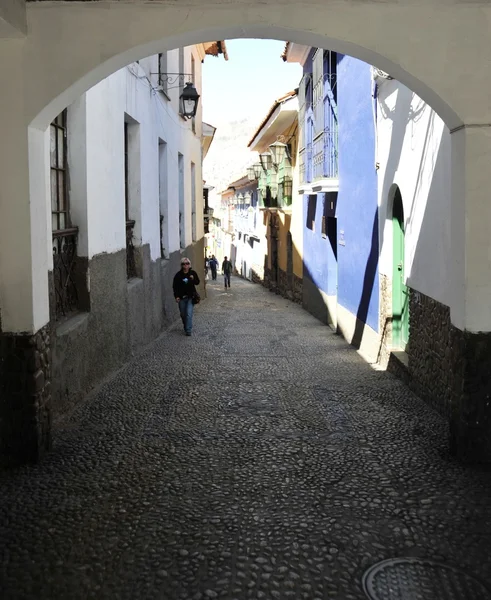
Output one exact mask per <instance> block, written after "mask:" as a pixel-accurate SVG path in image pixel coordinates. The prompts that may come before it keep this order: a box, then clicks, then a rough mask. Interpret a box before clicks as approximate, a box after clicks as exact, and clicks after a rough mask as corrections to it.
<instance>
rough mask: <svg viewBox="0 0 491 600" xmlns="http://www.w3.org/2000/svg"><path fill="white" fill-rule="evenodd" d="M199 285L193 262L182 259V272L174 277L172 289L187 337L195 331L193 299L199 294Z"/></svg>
mask: <svg viewBox="0 0 491 600" xmlns="http://www.w3.org/2000/svg"><path fill="white" fill-rule="evenodd" d="M197 285H199V277H198V274H197V273H196V271H193V270H192V269H191V261H190V260H189V258H185V257H184V258H182V259H181V270H180V271H178V272H177V273H176V274H175V275H174V281H173V284H172V288H173V290H174V298H175V299H176V302H177V304H178V305H179V312H180V314H181V319H182V324H183V325H184V332H185V334H186V335H191V332H192V330H193V298H194V297H195V296H196V294H197V291H196V286H197Z"/></svg>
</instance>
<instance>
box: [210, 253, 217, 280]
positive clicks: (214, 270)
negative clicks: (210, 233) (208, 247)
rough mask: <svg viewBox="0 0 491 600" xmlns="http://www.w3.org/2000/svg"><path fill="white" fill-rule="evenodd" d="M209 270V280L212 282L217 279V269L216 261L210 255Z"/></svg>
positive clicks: (213, 256)
mask: <svg viewBox="0 0 491 600" xmlns="http://www.w3.org/2000/svg"><path fill="white" fill-rule="evenodd" d="M209 265H210V270H211V278H212V280H213V281H216V279H217V269H218V261H217V259H216V258H215V255H214V254H212V255H211V258H210V260H209Z"/></svg>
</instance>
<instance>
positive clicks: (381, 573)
mask: <svg viewBox="0 0 491 600" xmlns="http://www.w3.org/2000/svg"><path fill="white" fill-rule="evenodd" d="M363 591H364V592H365V594H366V595H367V597H368V598H370V600H477V599H478V598H479V600H491V592H490V590H489V589H488V588H487V587H486V586H485V585H484V584H483V583H482V582H481V581H479V580H478V579H476V578H475V577H473V576H472V575H468V574H467V573H465V571H462V570H460V569H456V568H454V567H448V566H447V565H444V564H442V563H437V562H433V561H431V560H421V559H418V558H396V559H391V560H384V561H383V562H380V563H378V564H376V565H374V566H373V567H370V569H368V571H367V572H366V573H365V575H364V576H363Z"/></svg>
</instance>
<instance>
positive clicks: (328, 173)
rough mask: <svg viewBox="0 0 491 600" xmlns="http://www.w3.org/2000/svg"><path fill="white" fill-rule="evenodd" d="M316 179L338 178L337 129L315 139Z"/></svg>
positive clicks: (314, 167)
mask: <svg viewBox="0 0 491 600" xmlns="http://www.w3.org/2000/svg"><path fill="white" fill-rule="evenodd" d="M313 169H314V181H315V180H318V179H326V178H328V179H330V178H337V177H338V176H339V172H338V135H337V130H334V131H330V130H329V129H325V130H324V132H323V133H322V134H321V135H319V136H317V137H316V139H315V140H314V160H313Z"/></svg>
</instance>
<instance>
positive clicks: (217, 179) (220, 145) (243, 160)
mask: <svg viewBox="0 0 491 600" xmlns="http://www.w3.org/2000/svg"><path fill="white" fill-rule="evenodd" d="M258 124H259V120H258V118H257V117H249V118H245V119H242V120H239V121H232V122H230V123H227V124H224V125H220V126H218V127H217V130H216V133H215V138H214V139H213V143H212V144H211V147H210V150H209V152H208V154H207V156H206V158H205V160H204V163H203V179H204V180H205V181H206V184H207V185H212V186H214V188H215V190H213V191H214V192H215V193H216V192H221V191H223V190H224V189H226V188H227V186H228V185H229V184H230V183H231V182H232V181H234V180H235V179H239V177H241V176H242V175H245V174H246V169H247V167H248V166H249V165H250V164H251V163H253V162H255V161H256V158H257V153H256V152H251V151H250V150H249V148H248V147H247V144H248V142H249V140H250V139H251V137H252V135H253V134H254V131H255V130H256V128H257V126H258ZM213 195H214V194H213Z"/></svg>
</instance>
